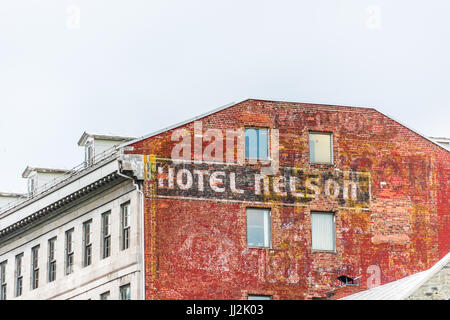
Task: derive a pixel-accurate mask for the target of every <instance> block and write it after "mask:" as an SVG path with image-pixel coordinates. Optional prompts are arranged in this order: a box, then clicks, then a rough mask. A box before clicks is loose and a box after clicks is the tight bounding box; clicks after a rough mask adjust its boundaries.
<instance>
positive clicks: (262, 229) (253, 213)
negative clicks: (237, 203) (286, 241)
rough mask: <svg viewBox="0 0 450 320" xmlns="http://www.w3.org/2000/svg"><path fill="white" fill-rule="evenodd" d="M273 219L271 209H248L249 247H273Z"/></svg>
mask: <svg viewBox="0 0 450 320" xmlns="http://www.w3.org/2000/svg"><path fill="white" fill-rule="evenodd" d="M271 232H272V231H271V219H270V210H269V209H256V208H254V209H253V208H248V209H247V246H249V247H264V248H270V246H271Z"/></svg>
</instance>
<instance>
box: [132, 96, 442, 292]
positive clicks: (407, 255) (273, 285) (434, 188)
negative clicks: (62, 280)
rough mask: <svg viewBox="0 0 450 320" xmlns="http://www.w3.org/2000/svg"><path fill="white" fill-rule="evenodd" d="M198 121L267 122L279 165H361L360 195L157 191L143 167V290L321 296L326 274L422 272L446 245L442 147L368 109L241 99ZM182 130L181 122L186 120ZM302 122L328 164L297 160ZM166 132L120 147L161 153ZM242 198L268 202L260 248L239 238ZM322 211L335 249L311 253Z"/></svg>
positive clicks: (222, 124) (206, 124) (217, 125)
mask: <svg viewBox="0 0 450 320" xmlns="http://www.w3.org/2000/svg"><path fill="white" fill-rule="evenodd" d="M201 121H202V125H203V130H204V131H205V130H206V129H208V128H214V129H222V130H225V129H237V128H242V127H244V126H264V127H269V128H276V129H278V130H279V149H280V151H279V158H280V168H281V170H283V169H284V168H297V169H298V170H303V171H304V172H311V171H314V170H318V171H320V172H321V173H322V174H323V175H326V174H327V173H329V174H334V173H335V169H340V170H341V171H345V172H348V171H352V172H362V173H368V174H370V181H371V183H370V187H371V190H370V192H371V199H370V201H369V202H368V203H365V204H359V203H353V204H352V203H346V204H345V205H343V204H342V201H339V199H335V198H333V197H329V196H326V195H324V194H320V195H317V196H316V197H315V198H313V199H309V200H308V201H306V202H301V201H299V205H298V206H297V205H292V203H290V204H287V203H286V202H285V201H282V200H278V201H277V194H275V193H274V190H273V187H271V189H270V195H271V196H270V197H268V198H267V199H266V200H267V201H265V202H264V201H263V202H264V203H261V201H258V202H253V203H252V202H251V201H249V202H248V203H247V202H243V201H240V202H239V201H231V200H230V197H228V194H225V196H224V197H223V199H220V200H214V199H211V198H214V197H209V198H208V197H206V198H205V197H202V200H198V199H196V198H198V197H199V193H198V192H197V193H196V192H194V191H193V190H194V189H195V188H191V189H190V191H189V190H188V191H186V192H185V193H182V194H177V195H174V197H173V198H168V197H165V198H163V197H160V196H158V195H161V192H162V191H161V190H162V189H158V180H157V178H158V176H157V172H153V176H152V177H153V178H152V179H149V180H146V181H145V183H144V186H145V188H144V191H145V196H146V199H145V214H146V216H145V245H146V249H145V250H146V297H147V298H148V299H197V298H198V299H200V298H201V299H241V298H245V297H246V295H247V294H271V295H273V296H274V298H278V299H308V298H311V297H324V296H326V292H327V291H330V290H332V289H334V288H335V287H336V286H337V282H336V280H335V279H336V277H337V276H338V275H341V274H347V275H350V276H358V275H359V276H361V278H360V283H361V284H362V288H365V286H366V283H367V280H368V279H369V280H370V276H371V274H370V273H368V270H369V269H368V268H369V267H370V266H374V265H375V266H378V267H379V268H380V270H381V284H383V283H386V282H390V281H393V280H396V279H400V278H403V277H405V276H407V275H409V274H412V273H415V272H418V271H422V270H425V269H427V268H429V267H431V266H432V265H433V264H434V263H435V262H437V261H438V260H439V259H440V258H441V257H442V256H444V255H445V254H446V253H447V252H448V251H450V238H449V235H450V221H449V217H450V203H449V195H450V182H449V181H450V156H449V155H450V153H449V152H448V151H445V150H444V149H443V148H440V147H438V146H436V145H434V144H432V143H431V142H429V141H427V140H426V139H424V138H423V137H421V136H419V135H417V134H415V133H414V132H412V131H410V130H409V129H407V128H405V127H403V126H401V125H400V124H398V123H396V122H395V121H393V120H391V119H389V118H387V117H386V116H384V115H382V114H381V113H379V112H377V111H376V110H373V109H368V108H351V107H336V106H324V105H309V104H300V103H285V102H270V101H260V100H247V101H245V102H242V103H240V104H238V105H235V106H233V107H231V108H228V109H225V110H222V111H220V112H217V113H214V114H212V115H209V116H207V117H205V118H203V119H201ZM184 128H186V129H188V130H189V131H191V132H193V130H194V125H193V123H190V124H187V125H185V126H184ZM310 130H312V131H314V130H317V131H328V132H333V157H334V164H333V165H312V164H309V146H308V132H309V131H310ZM172 131H173V130H171V131H167V132H165V133H161V134H159V135H157V136H154V137H150V138H148V139H145V140H142V141H139V142H137V143H135V144H134V145H133V147H134V150H133V151H130V153H135V154H144V155H156V157H157V158H170V156H171V151H172V148H173V147H174V145H175V144H176V143H177V142H172V141H171V139H170V137H171V134H172ZM207 145H208V143H207V142H204V147H205V146H207ZM224 148H225V144H224ZM247 168H248V170H249V171H250V170H254V169H258V165H253V166H248V167H247ZM280 172H281V171H280ZM244 173H245V172H244ZM244 173H242V174H244ZM164 178H167V177H166V176H165V177H164ZM247 187H248V188H250V189H251V188H253V187H254V186H251V185H249V186H247ZM183 192H184V191H183ZM189 192H192V194H190V193H189ZM228 192H229V191H228V189H227V191H226V192H225V193H228ZM166 195H167V194H166ZM294 204H295V203H294ZM249 206H251V207H255V206H262V207H265V208H270V209H271V213H272V247H273V248H272V249H249V248H247V247H246V220H245V208H246V207H249ZM330 210H335V211H336V233H337V234H336V253H325V252H312V251H311V231H310V230H311V219H310V212H311V211H330Z"/></svg>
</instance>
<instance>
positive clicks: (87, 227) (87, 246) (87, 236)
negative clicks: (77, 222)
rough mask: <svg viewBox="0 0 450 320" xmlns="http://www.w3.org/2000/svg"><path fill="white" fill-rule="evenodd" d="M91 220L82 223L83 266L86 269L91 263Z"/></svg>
mask: <svg viewBox="0 0 450 320" xmlns="http://www.w3.org/2000/svg"><path fill="white" fill-rule="evenodd" d="M91 227H92V220H89V221H86V222H85V223H83V243H84V246H83V266H84V267H87V266H89V265H91V263H92V232H91V231H92V230H91Z"/></svg>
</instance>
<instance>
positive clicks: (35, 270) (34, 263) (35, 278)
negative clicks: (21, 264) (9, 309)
mask: <svg viewBox="0 0 450 320" xmlns="http://www.w3.org/2000/svg"><path fill="white" fill-rule="evenodd" d="M38 287H39V246H36V247H34V248H32V249H31V289H36V288H38Z"/></svg>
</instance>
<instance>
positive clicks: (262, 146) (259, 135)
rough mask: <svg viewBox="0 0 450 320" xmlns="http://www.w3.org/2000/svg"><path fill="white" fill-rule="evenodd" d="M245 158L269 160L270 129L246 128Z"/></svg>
mask: <svg viewBox="0 0 450 320" xmlns="http://www.w3.org/2000/svg"><path fill="white" fill-rule="evenodd" d="M245 158H246V159H258V160H268V159H269V129H267V128H245Z"/></svg>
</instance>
